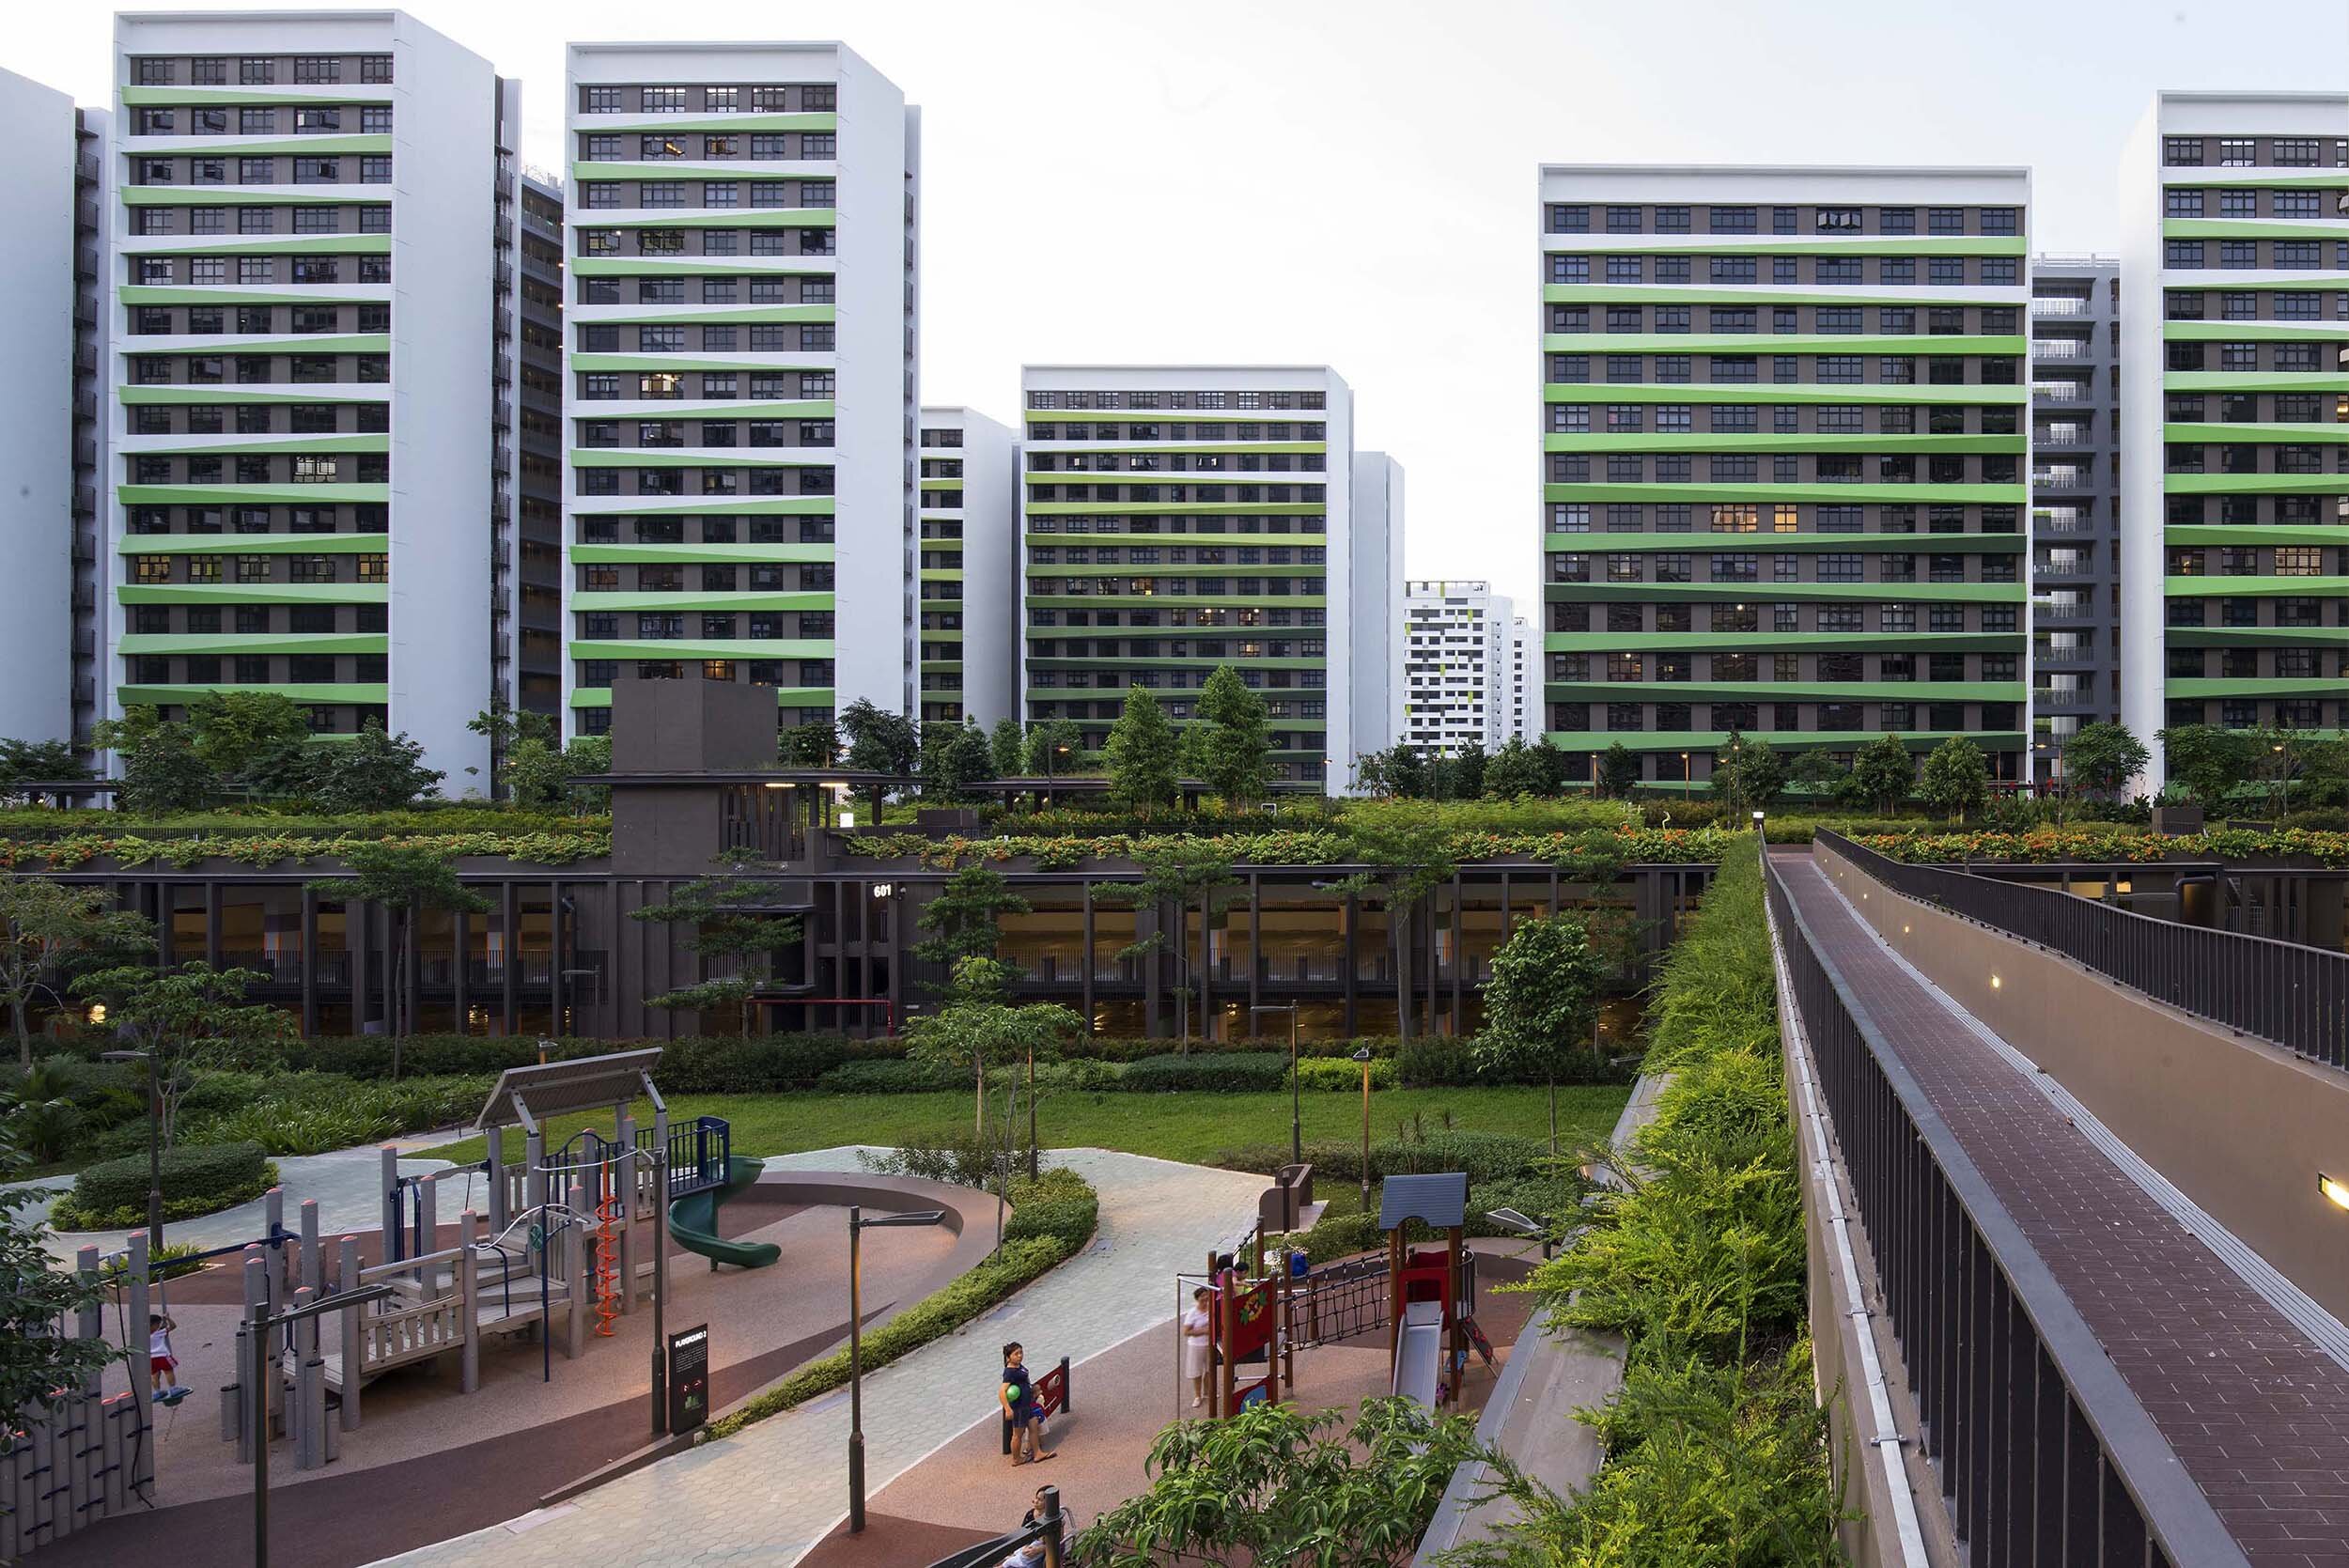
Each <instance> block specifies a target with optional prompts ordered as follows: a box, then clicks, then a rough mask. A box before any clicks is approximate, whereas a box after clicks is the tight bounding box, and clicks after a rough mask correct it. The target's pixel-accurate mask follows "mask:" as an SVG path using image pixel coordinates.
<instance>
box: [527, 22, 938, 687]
mask: <svg viewBox="0 0 2349 1568" xmlns="http://www.w3.org/2000/svg"><path fill="white" fill-rule="evenodd" d="M564 93H565V109H564V115H565V119H564V126H565V136H566V140H567V142H568V147H567V156H568V159H569V160H570V163H569V177H570V178H569V181H568V187H569V200H570V222H569V225H568V233H569V236H570V247H569V249H570V263H569V268H568V272H569V275H570V283H571V298H570V302H569V305H568V310H567V312H566V329H567V332H568V341H567V343H566V345H565V349H564V351H565V356H566V358H565V367H564V368H565V383H566V384H565V389H564V411H563V412H564V422H565V425H566V427H567V429H568V440H567V443H566V451H565V456H564V474H563V490H564V496H565V505H566V506H567V508H568V521H569V526H568V530H567V532H568V551H569V559H568V563H567V566H568V571H567V572H566V581H565V593H566V596H567V598H566V602H565V606H564V611H565V617H564V618H565V620H566V622H567V623H568V636H569V638H570V640H571V641H570V647H569V654H570V657H569V659H568V660H567V666H568V667H567V670H566V673H565V683H566V706H567V707H568V709H569V711H570V715H571V721H572V724H573V727H574V728H575V729H577V730H579V731H582V732H585V733H596V732H599V731H600V730H602V729H604V728H606V727H607V726H608V723H609V718H610V702H611V685H612V682H613V680H614V678H617V677H620V676H622V675H627V676H630V677H633V678H650V679H664V678H666V679H677V678H692V679H705V680H728V681H748V682H750V683H752V684H754V685H764V686H772V687H774V688H775V689H776V701H777V706H778V708H779V714H778V721H779V722H781V723H785V724H790V723H797V722H808V721H812V720H816V719H821V718H829V717H830V716H831V715H832V713H833V712H834V711H835V709H836V708H838V707H841V706H847V705H848V704H849V703H851V702H853V701H855V700H856V699H858V698H860V697H863V698H868V699H870V700H871V701H872V702H873V703H875V704H876V705H878V706H880V707H882V708H885V709H888V710H890V711H893V712H900V713H910V712H913V711H914V709H915V701H916V693H915V675H916V666H917V664H918V662H919V660H918V657H917V655H918V650H919V644H920V628H919V626H918V625H917V621H918V616H917V615H916V614H915V613H912V609H911V605H910V598H909V595H910V584H911V583H913V582H915V581H916V580H917V575H916V574H917V572H918V570H919V567H918V562H919V559H920V554H921V537H920V530H919V527H918V523H917V520H916V515H915V508H914V490H915V486H914V479H915V453H916V444H915V442H916V418H917V409H916V395H915V387H916V385H917V368H918V367H917V363H916V335H915V321H916V300H917V292H916V287H915V265H916V257H915V255H914V239H915V231H916V220H917V206H916V197H917V175H918V167H917V162H918V154H919V147H920V118H919V114H918V111H916V110H914V109H911V108H909V107H908V106H907V104H906V101H905V96H904V94H903V93H901V92H900V91H899V90H898V89H897V87H896V86H895V85H893V84H892V83H891V82H889V81H888V79H887V78H885V77H883V76H882V75H881V74H880V73H879V71H877V70H874V69H873V68H872V67H871V66H870V65H868V64H867V63H865V61H864V60H863V59H862V58H860V57H859V56H858V55H857V54H855V52H853V51H852V50H849V49H848V48H846V47H844V46H843V45H840V44H837V43H719V42H708V43H697V42H663V43H579V44H573V45H571V46H570V51H569V68H568V79H567V81H566V83H565V85H564Z"/></svg>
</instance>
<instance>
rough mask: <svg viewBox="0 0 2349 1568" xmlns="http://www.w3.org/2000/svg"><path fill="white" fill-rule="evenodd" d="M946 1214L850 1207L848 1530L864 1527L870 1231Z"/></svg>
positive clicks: (937, 1218)
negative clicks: (867, 1214)
mask: <svg viewBox="0 0 2349 1568" xmlns="http://www.w3.org/2000/svg"><path fill="white" fill-rule="evenodd" d="M945 1218H946V1211H945V1210H944V1209H916V1210H914V1211H912V1212H911V1213H909V1214H884V1215H881V1216H879V1218H878V1219H865V1218H864V1211H863V1209H862V1208H860V1207H857V1206H856V1205H854V1204H851V1205H849V1208H848V1533H849V1534H851V1535H855V1534H858V1533H859V1532H861V1531H862V1530H863V1529H864V1336H863V1316H864V1312H863V1294H862V1291H861V1289H860V1281H859V1280H858V1277H857V1275H858V1268H859V1265H860V1262H861V1258H862V1253H863V1247H862V1244H861V1241H860V1238H861V1237H862V1236H863V1234H864V1233H865V1232H866V1231H871V1230H879V1228H881V1227H882V1226H885V1225H935V1224H937V1223H939V1222H940V1221H941V1220H942V1219H945Z"/></svg>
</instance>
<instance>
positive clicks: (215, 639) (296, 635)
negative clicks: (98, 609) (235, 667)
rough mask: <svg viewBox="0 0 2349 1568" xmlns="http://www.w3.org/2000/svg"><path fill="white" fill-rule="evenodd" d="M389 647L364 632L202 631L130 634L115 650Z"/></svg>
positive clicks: (368, 649)
mask: <svg viewBox="0 0 2349 1568" xmlns="http://www.w3.org/2000/svg"><path fill="white" fill-rule="evenodd" d="M391 646H392V640H391V638H390V637H388V636H386V635H384V634H383V633H381V632H366V631H358V632H331V631H317V632H298V631H273V632H269V633H266V634H263V635H258V636H242V637H241V636H234V635H222V634H219V633H212V634H209V635H208V634H205V633H201V632H189V633H185V634H177V633H175V634H170V635H163V636H157V635H153V634H147V635H141V634H140V633H137V632H132V633H131V634H129V635H127V636H125V637H124V638H122V640H121V642H120V644H119V645H118V647H117V652H119V653H121V654H122V655H123V656H124V657H126V658H128V657H132V656H134V655H138V654H175V653H180V654H187V653H193V654H246V653H389V652H390V651H391Z"/></svg>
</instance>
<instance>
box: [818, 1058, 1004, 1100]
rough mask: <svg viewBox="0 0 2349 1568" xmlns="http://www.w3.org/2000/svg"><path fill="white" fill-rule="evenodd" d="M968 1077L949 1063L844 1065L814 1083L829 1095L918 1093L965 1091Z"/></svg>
mask: <svg viewBox="0 0 2349 1568" xmlns="http://www.w3.org/2000/svg"><path fill="white" fill-rule="evenodd" d="M971 1081H972V1074H970V1073H966V1072H964V1071H963V1070H962V1069H961V1068H960V1067H959V1066H957V1065H956V1064H955V1063H951V1062H915V1061H912V1060H910V1059H907V1060H900V1061H895V1062H845V1063H841V1064H840V1065H839V1066H837V1067H833V1068H832V1069H831V1070H830V1071H828V1072H826V1073H825V1074H824V1076H823V1077H821V1078H819V1079H817V1080H816V1087H817V1088H818V1089H821V1090H824V1091H825V1092H826V1093H828V1094H929V1093H932V1092H934V1091H937V1090H941V1089H969V1088H970V1087H971Z"/></svg>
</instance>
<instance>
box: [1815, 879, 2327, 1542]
mask: <svg viewBox="0 0 2349 1568" xmlns="http://www.w3.org/2000/svg"><path fill="white" fill-rule="evenodd" d="M1772 863H1773V864H1774V865H1775V866H1777V867H1778V868H1779V869H1780V871H1781V873H1782V874H1783V875H1784V877H1785V881H1786V887H1787V891H1788V893H1790V895H1791V896H1792V897H1793V899H1794V902H1795V905H1796V907H1797V908H1798V909H1800V911H1801V913H1802V918H1803V919H1804V921H1805V922H1807V923H1808V924H1809V925H1810V928H1811V930H1812V933H1813V934H1814V935H1815V936H1816V938H1817V939H1818V941H1819V943H1820V944H1821V945H1822V947H1824V948H1825V950H1826V951H1827V952H1828V955H1830V956H1831V957H1832V958H1833V959H1834V961H1835V964H1836V966H1837V968H1838V969H1840V970H1842V971H1843V978H1844V981H1845V983H1846V984H1847V985H1848V986H1851V987H1852V990H1853V992H1854V994H1855V997H1856V1000H1857V1001H1858V1002H1859V1006H1860V1008H1861V1009H1862V1010H1864V1011H1865V1013H1866V1014H1867V1016H1868V1017H1869V1018H1870V1020H1871V1021H1873V1022H1874V1023H1875V1027H1876V1029H1877V1031H1878V1032H1879V1034H1880V1035H1881V1037H1882V1038H1883V1039H1884V1040H1885V1041H1886V1042H1887V1043H1888V1044H1889V1045H1890V1048H1891V1049H1892V1050H1893V1051H1894V1052H1895V1053H1896V1054H1897V1055H1898V1056H1899V1058H1900V1060H1901V1062H1902V1063H1904V1064H1905V1065H1906V1067H1907V1069H1908V1070H1909V1072H1910V1073H1911V1074H1912V1075H1913V1076H1914V1077H1915V1078H1916V1079H1917V1081H1918V1083H1919V1084H1920V1085H1921V1087H1922V1088H1923V1090H1924V1092H1925V1094H1926V1095H1927V1096H1928V1097H1929V1098H1930V1099H1931V1100H1932V1102H1933V1106H1934V1109H1935V1110H1936V1111H1937V1112H1938V1113H1939V1115H1940V1117H1941V1119H1942V1120H1943V1122H1944V1123H1946V1124H1947V1126H1949V1128H1950V1130H1951V1131H1952V1133H1953V1134H1954V1135H1955V1136H1956V1138H1957V1140H1958V1141H1959V1143H1960V1144H1961V1145H1963V1147H1964V1148H1965V1150H1966V1152H1967V1154H1968V1156H1969V1157H1971V1158H1972V1159H1973V1161H1974V1164H1975V1165H1976V1166H1977V1167H1978V1168H1979V1169H1980V1170H1981V1172H1982V1173H1983V1177H1984V1179H1985V1180H1987V1181H1988V1183H1989V1185H1990V1187H1991V1188H1992V1189H1993V1190H1994V1191H1995V1192H1996V1193H1997V1195H1998V1197H1999V1202H2000V1203H2003V1204H2004V1205H2005V1206H2006V1208H2007V1210H2008V1212H2009V1213H2010V1214H2012V1215H2013V1216H2014V1218H2015V1222H2016V1223H2017V1224H2018V1225H2020V1226H2021V1228H2022V1230H2023V1233H2024V1234H2025V1235H2026V1236H2027V1237H2029V1239H2030V1243H2031V1245H2032V1247H2033V1248H2034V1249H2035V1250H2037V1251H2038V1253H2039V1256H2040V1258H2041V1259H2042V1260H2043V1261H2044V1262H2045V1264H2046V1267H2047V1269H2048V1271H2049V1273H2051V1274H2052V1275H2053V1276H2054V1278H2055V1280H2056V1281H2057V1283H2058V1284H2060V1285H2061V1287H2062V1289H2063V1290H2064V1292H2065V1294H2066V1295H2068V1296H2070V1297H2071V1299H2072V1303H2073V1305H2074V1306H2075V1307H2076V1308H2077V1310H2078V1311H2079V1313H2080V1315H2081V1317H2082V1318H2083V1319H2085V1320H2086V1322H2087V1324H2088V1326H2089V1327H2090V1328H2091V1329H2092V1331H2093V1332H2094V1333H2095V1335H2096V1338H2097V1339H2098V1341H2099V1342H2100V1343H2102V1345H2103V1347H2104V1350H2105V1353H2106V1355H2107V1356H2108V1357H2109V1358H2111V1360H2112V1364H2113V1366H2114V1367H2115V1368H2116V1369H2117V1370H2118V1371H2119V1372H2120V1373H2121V1374H2122V1376H2123V1378H2124V1379H2125V1380H2126V1381H2127V1383H2128V1385H2129V1387H2130V1389H2131V1390H2132V1391H2134V1392H2135V1393H2136V1395H2137V1397H2138V1401H2139V1404H2141V1405H2143V1406H2144V1408H2145V1412H2146V1414H2147V1415H2148V1416H2150V1417H2151V1418H2152V1419H2153V1421H2154V1424H2155V1427H2156V1428H2157V1429H2158V1430H2159V1432H2160V1434H2161V1436H2162V1437H2163V1438H2164V1439H2165V1440H2166V1441H2167V1442H2168V1443H2169V1444H2170V1447H2171V1449H2172V1450H2173V1451H2174V1452H2176V1455H2177V1458H2178V1461H2179V1463H2180V1464H2181V1465H2182V1466H2183V1467H2185V1469H2186V1473H2187V1474H2188V1475H2189V1476H2191V1477H2192V1478H2193V1480H2194V1481H2195V1483H2197V1484H2198V1485H2200V1486H2201V1489H2202V1492H2203V1494H2204V1495H2205V1496H2206V1497H2207V1498H2209V1499H2210V1502H2211V1506H2212V1507H2213V1508H2214V1509H2215V1510H2216V1511H2217V1514H2218V1516H2219V1519H2220V1521H2221V1522H2222V1523H2223V1524H2225V1525H2226V1527H2227V1528H2228V1529H2229V1530H2230V1531H2231V1532H2232V1534H2233V1535H2234V1537H2235V1539H2236V1541H2237V1543H2238V1544H2239V1545H2241V1546H2242V1548H2243V1551H2244V1553H2245V1555H2246V1556H2247V1557H2248V1558H2249V1559H2250V1560H2251V1561H2252V1562H2253V1563H2255V1564H2257V1565H2258V1568H2341V1565H2343V1564H2349V1371H2344V1369H2343V1368H2342V1367H2341V1364H2340V1363H2339V1362H2337V1361H2335V1360H2334V1359H2333V1358H2331V1357H2329V1356H2327V1355H2326V1354H2325V1353H2324V1352H2323V1351H2322V1350H2321V1349H2320V1348H2319V1347H2318V1346H2317V1345H2316V1344H2315V1343H2314V1342H2313V1341H2311V1340H2310V1338H2309V1336H2308V1335H2307V1334H2306V1333H2304V1332H2303V1331H2302V1330H2301V1329H2300V1328H2298V1327H2295V1325H2294V1324H2293V1323H2291V1322H2290V1321H2289V1320H2288V1319H2286V1318H2285V1317H2284V1316H2283V1314H2282V1313H2280V1312H2278V1311H2277V1310H2276V1309H2275V1308H2274V1307H2273V1306H2271V1305H2269V1304H2268V1302H2267V1301H2266V1300H2265V1299H2263V1297H2261V1296H2259V1295H2257V1294H2256V1293H2255V1292H2253V1291H2252V1289H2251V1288H2250V1286H2249V1285H2248V1284H2247V1283H2245V1281H2243V1279H2242V1278H2241V1277H2240V1276H2238V1275H2237V1274H2236V1273H2235V1272H2234V1271H2233V1270H2232V1268H2230V1267H2229V1266H2227V1265H2226V1264H2225V1263H2224V1262H2222V1261H2221V1260H2220V1259H2219V1258H2218V1257H2217V1255H2216V1254H2214V1253H2213V1252H2212V1251H2211V1250H2210V1249H2209V1248H2207V1247H2205V1246H2204V1245H2203V1244H2202V1242H2201V1241H2200V1240H2199V1239H2197V1238H2196V1237H2195V1236H2194V1235H2193V1234H2191V1233H2189V1232H2188V1231H2187V1230H2186V1228H2185V1226H2184V1225H2183V1224H2181V1223H2180V1222H2179V1220H2178V1219H2176V1218H2175V1217H2173V1216H2172V1215H2171V1214H2170V1212H2169V1211H2168V1210H2166V1209H2164V1208H2162V1207H2161V1206H2160V1205H2159V1204H2157V1203H2155V1202H2154V1200H2153V1199H2152V1198H2151V1197H2150V1196H2148V1195H2147V1193H2146V1191H2145V1189H2144V1188H2141V1187H2139V1185H2137V1183H2136V1182H2134V1181H2133V1180H2131V1179H2130V1178H2129V1176H2128V1175H2126V1174H2125V1173H2124V1172H2122V1170H2121V1169H2120V1168H2119V1167H2118V1166H2116V1165H2115V1164H2114V1163H2113V1162H2112V1160H2111V1159H2109V1158H2108V1157H2106V1156H2105V1154H2104V1153H2103V1152H2102V1151H2101V1150H2099V1149H2098V1148H2096V1147H2095V1145H2094V1144H2092V1142H2090V1141H2089V1140H2088V1139H2086V1138H2084V1137H2082V1136H2081V1135H2080V1134H2079V1132H2078V1130H2077V1128H2075V1127H2073V1126H2070V1125H2069V1124H2068V1123H2067V1122H2066V1121H2065V1119H2064V1117H2063V1116H2062V1115H2061V1113H2060V1112H2059V1111H2058V1110H2056V1108H2055V1107H2054V1106H2053V1105H2052V1104H2051V1103H2050V1102H2049V1100H2048V1099H2047V1097H2046V1095H2045V1094H2042V1093H2040V1091H2039V1089H2038V1088H2037V1087H2036V1086H2034V1085H2033V1084H2032V1083H2031V1082H2030V1080H2029V1079H2027V1078H2026V1077H2025V1076H2024V1074H2023V1073H2022V1072H2020V1071H2018V1070H2017V1069H2016V1068H2015V1066H2014V1065H2013V1063H2010V1062H2009V1061H2008V1060H2007V1059H2006V1058H2005V1057H2003V1056H2002V1055H2000V1054H1999V1052H1998V1051H1996V1050H1994V1049H1993V1048H1991V1047H1990V1046H1989V1045H1988V1044H1987V1043H1985V1042H1984V1041H1983V1039H1982V1038H1981V1037H1979V1036H1978V1035H1977V1034H1975V1033H1974V1032H1973V1031H1972V1030H1970V1029H1969V1028H1968V1027H1967V1024H1966V1022H1965V1020H1964V1018H1963V1017H1962V1016H1961V1015H1960V1014H1959V1013H1958V1012H1956V1011H1955V1010H1954V1009H1953V1006H1952V1004H1951V1003H1950V1002H1949V1001H1947V1000H1946V999H1945V998H1943V997H1941V996H1939V995H1938V994H1937V993H1936V992H1935V991H1933V990H1932V989H1930V988H1928V987H1927V986H1924V985H1922V984H1921V983H1920V982H1919V981H1918V979H1917V978H1916V977H1915V976H1914V975H1913V974H1912V973H1911V972H1910V971H1909V970H1907V969H1906V967H1905V966H1904V965H1903V964H1902V963H1901V962H1900V960H1899V959H1898V958H1897V957H1896V956H1894V955H1893V954H1892V953H1891V952H1890V951H1889V950H1888V949H1887V948H1886V947H1885V946H1884V945H1883V944H1882V943H1881V942H1880V941H1878V939H1876V936H1875V933H1874V932H1873V931H1871V930H1870V929H1869V928H1868V927H1867V926H1866V925H1865V924H1864V923H1862V922H1861V921H1860V919H1859V916H1858V915H1857V914H1856V913H1854V912H1853V910H1852V908H1851V906H1850V905H1849V904H1848V903H1847V902H1845V900H1844V899H1843V895H1842V893H1839V892H1838V891H1837V890H1836V888H1835V887H1834V885H1833V884H1831V883H1830V882H1829V881H1828V879H1827V877H1826V876H1825V875H1824V874H1823V873H1821V872H1820V870H1819V869H1818V867H1817V865H1816V864H1815V863H1814V862H1812V859H1811V857H1810V856H1809V855H1807V854H1800V853H1796V854H1774V856H1773V861H1772ZM1789 936H1790V939H1797V940H1798V939H1799V938H1797V937H1794V936H1793V934H1792V933H1791V932H1790V933H1789ZM2013 1043H2014V1044H2015V1046H2016V1047H2017V1048H2018V1049H2021V1050H2022V1051H2023V1053H2024V1054H2025V1055H2027V1056H2028V1055H2029V1054H2030V1051H2029V1048H2028V1046H2029V1043H2028V1042H2013ZM2181 1568H2184V1565H2183V1564H2182V1565H2181Z"/></svg>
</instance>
